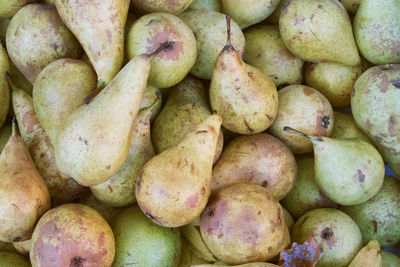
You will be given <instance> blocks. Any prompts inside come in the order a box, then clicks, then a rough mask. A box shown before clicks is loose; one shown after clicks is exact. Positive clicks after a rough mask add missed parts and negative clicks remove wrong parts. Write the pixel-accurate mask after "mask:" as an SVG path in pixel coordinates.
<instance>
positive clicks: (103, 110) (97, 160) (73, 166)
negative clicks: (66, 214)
mask: <svg viewBox="0 0 400 267" xmlns="http://www.w3.org/2000/svg"><path fill="white" fill-rule="evenodd" d="M162 48H163V47H162V46H160V48H159V49H158V50H157V51H156V52H159V51H161V49H162ZM151 56H152V55H151V54H150V55H147V54H143V55H139V56H137V57H135V58H134V59H132V60H131V61H130V62H129V63H128V64H127V65H125V67H124V68H123V69H122V70H121V71H120V72H119V73H118V75H117V76H116V77H115V78H114V79H113V81H112V82H111V83H109V84H108V85H107V86H106V87H105V88H104V89H103V90H102V91H101V92H100V93H99V94H98V95H97V96H96V97H95V98H94V99H93V100H92V101H91V102H90V103H89V104H87V105H83V106H80V107H79V108H78V109H76V110H74V111H73V112H72V113H71V114H70V115H69V116H68V118H67V119H66V121H65V122H64V123H63V125H62V126H61V128H60V129H59V131H58V134H57V137H56V142H55V145H54V151H55V155H56V162H57V166H58V167H59V169H60V170H61V171H62V172H64V173H65V174H67V175H69V176H70V177H73V178H74V179H75V180H76V181H77V182H78V183H80V184H82V185H84V186H93V185H97V184H101V183H103V182H105V181H107V180H108V179H109V178H110V177H111V176H112V175H114V174H115V173H116V172H117V171H118V170H119V169H120V168H121V166H122V165H123V163H124V162H125V159H126V157H127V155H128V151H129V142H130V137H131V135H132V126H133V121H134V119H135V117H136V115H137V113H138V111H139V106H140V103H141V101H142V99H143V95H144V91H145V89H146V84H147V78H148V75H149V72H150V60H151Z"/></svg>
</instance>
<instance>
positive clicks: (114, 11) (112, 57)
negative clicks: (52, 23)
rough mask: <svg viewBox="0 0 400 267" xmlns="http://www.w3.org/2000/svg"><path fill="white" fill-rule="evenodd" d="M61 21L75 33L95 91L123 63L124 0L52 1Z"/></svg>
mask: <svg viewBox="0 0 400 267" xmlns="http://www.w3.org/2000/svg"><path fill="white" fill-rule="evenodd" d="M54 2H55V6H56V7H57V12H58V13H59V14H60V17H61V19H62V20H63V22H64V23H65V25H67V26H68V28H69V29H70V30H71V31H72V32H73V33H74V35H75V36H76V37H77V38H78V40H79V42H80V43H81V45H82V47H83V49H84V50H85V52H86V54H87V55H88V57H89V59H90V62H91V63H92V65H93V67H94V69H95V70H96V73H97V78H98V88H100V87H103V86H104V85H106V84H108V83H109V82H110V81H111V80H112V79H113V78H114V77H115V75H116V74H117V73H118V72H119V70H120V69H121V66H122V62H123V60H124V33H125V22H126V17H127V15H128V8H129V1H127V0H114V1H102V0H95V1H93V0H81V1H74V0H55V1H54Z"/></svg>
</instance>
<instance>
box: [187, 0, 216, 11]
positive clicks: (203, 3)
mask: <svg viewBox="0 0 400 267" xmlns="http://www.w3.org/2000/svg"><path fill="white" fill-rule="evenodd" d="M221 8H222V7H221V0H193V2H192V3H191V4H190V6H189V7H188V10H199V9H201V10H208V11H215V12H221Z"/></svg>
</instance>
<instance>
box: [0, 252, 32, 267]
mask: <svg viewBox="0 0 400 267" xmlns="http://www.w3.org/2000/svg"><path fill="white" fill-rule="evenodd" d="M0 266H3V267H13V266H18V267H31V264H30V263H29V260H27V259H26V258H25V257H24V256H22V255H19V254H17V253H13V252H7V251H0Z"/></svg>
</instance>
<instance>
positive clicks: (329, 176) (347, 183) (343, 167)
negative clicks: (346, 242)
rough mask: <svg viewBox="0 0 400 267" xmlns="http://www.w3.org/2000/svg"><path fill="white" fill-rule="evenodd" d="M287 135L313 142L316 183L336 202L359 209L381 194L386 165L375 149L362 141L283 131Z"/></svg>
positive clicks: (285, 128) (289, 129)
mask: <svg viewBox="0 0 400 267" xmlns="http://www.w3.org/2000/svg"><path fill="white" fill-rule="evenodd" d="M284 131H289V132H291V133H294V134H298V135H300V136H303V137H306V138H308V139H309V140H311V142H312V143H313V146H314V158H315V163H314V171H315V181H316V183H317V185H318V187H319V188H320V189H321V191H322V192H323V193H324V194H325V195H326V196H327V197H328V198H330V199H331V200H333V201H334V202H336V203H338V204H340V205H357V204H361V203H363V202H365V201H367V200H368V199H370V198H371V197H373V196H374V195H375V194H376V193H378V191H379V189H380V188H381V186H382V184H383V178H384V176H385V165H384V163H383V159H382V156H381V155H380V154H379V152H378V150H376V148H375V147H374V146H373V145H371V144H369V143H367V142H364V141H361V140H352V139H335V138H329V137H324V136H310V135H307V134H304V133H302V132H299V131H296V130H294V129H292V128H290V127H284Z"/></svg>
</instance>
